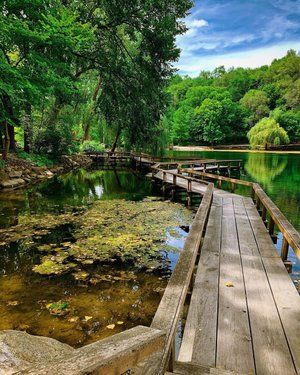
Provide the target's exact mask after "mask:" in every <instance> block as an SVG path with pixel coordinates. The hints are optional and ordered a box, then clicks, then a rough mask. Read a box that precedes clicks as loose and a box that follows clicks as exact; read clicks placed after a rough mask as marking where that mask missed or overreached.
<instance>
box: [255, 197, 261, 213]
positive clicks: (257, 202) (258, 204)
mask: <svg viewBox="0 0 300 375" xmlns="http://www.w3.org/2000/svg"><path fill="white" fill-rule="evenodd" d="M256 209H257V211H259V209H260V199H259V198H258V196H256Z"/></svg>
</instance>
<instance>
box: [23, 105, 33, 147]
mask: <svg viewBox="0 0 300 375" xmlns="http://www.w3.org/2000/svg"><path fill="white" fill-rule="evenodd" d="M31 141H32V117H31V104H30V103H29V102H27V103H26V108H25V116H24V151H25V152H27V154H29V153H30V151H31Z"/></svg>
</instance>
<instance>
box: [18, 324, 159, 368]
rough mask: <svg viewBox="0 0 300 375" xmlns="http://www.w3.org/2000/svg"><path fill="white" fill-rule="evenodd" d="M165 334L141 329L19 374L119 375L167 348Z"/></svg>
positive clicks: (117, 335) (140, 327)
mask: <svg viewBox="0 0 300 375" xmlns="http://www.w3.org/2000/svg"><path fill="white" fill-rule="evenodd" d="M164 341H165V333H164V332H162V331H160V330H157V329H154V328H149V327H143V326H137V327H134V328H131V329H129V330H126V331H124V332H121V333H118V334H116V335H113V336H111V337H108V338H106V339H103V340H99V341H97V342H95V343H93V344H90V345H86V346H84V347H82V348H79V349H76V350H74V352H73V353H71V354H70V355H68V356H66V357H64V358H59V359H57V360H55V362H54V361H53V362H50V363H43V364H36V365H33V366H31V367H29V368H27V369H25V370H23V371H22V370H21V371H19V372H18V374H20V375H21V374H24V375H52V374H70V375H71V374H72V375H82V374H105V375H117V374H118V375H119V374H124V373H125V372H126V371H128V370H130V369H132V368H133V367H135V366H136V365H137V364H138V363H139V362H141V361H142V360H144V359H145V358H148V357H149V356H151V355H152V354H153V353H156V352H158V351H159V350H161V349H162V348H163V345H164Z"/></svg>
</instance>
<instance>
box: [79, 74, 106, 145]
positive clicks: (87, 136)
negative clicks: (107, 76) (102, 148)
mask: <svg viewBox="0 0 300 375" xmlns="http://www.w3.org/2000/svg"><path fill="white" fill-rule="evenodd" d="M101 85H102V77H99V80H98V82H97V85H96V87H95V90H94V93H93V97H92V99H93V105H92V108H91V110H90V113H89V114H88V116H87V121H86V124H85V126H84V133H83V141H88V140H89V139H90V129H91V123H92V118H93V114H94V112H95V109H96V100H97V97H98V94H99V91H100V88H101Z"/></svg>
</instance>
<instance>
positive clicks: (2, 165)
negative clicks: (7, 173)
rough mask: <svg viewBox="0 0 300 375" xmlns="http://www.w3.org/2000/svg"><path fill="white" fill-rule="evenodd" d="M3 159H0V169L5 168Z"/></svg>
mask: <svg viewBox="0 0 300 375" xmlns="http://www.w3.org/2000/svg"><path fill="white" fill-rule="evenodd" d="M5 165H6V163H5V160H0V169H4V168H5Z"/></svg>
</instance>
